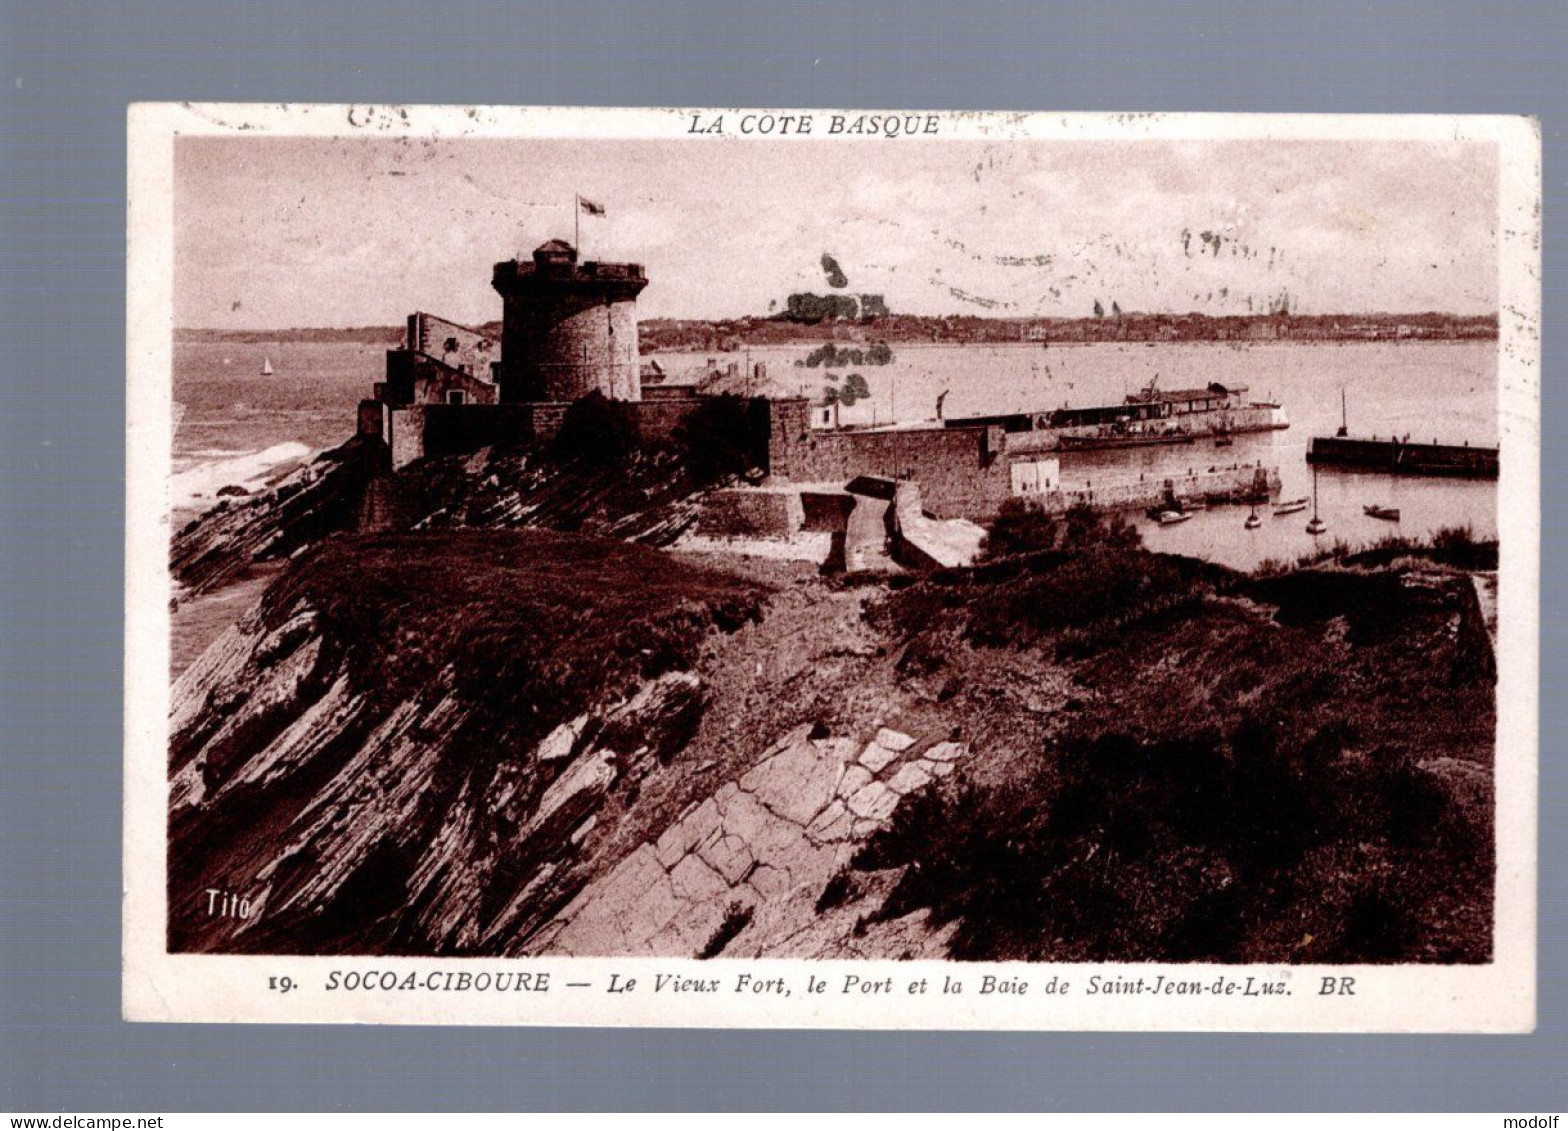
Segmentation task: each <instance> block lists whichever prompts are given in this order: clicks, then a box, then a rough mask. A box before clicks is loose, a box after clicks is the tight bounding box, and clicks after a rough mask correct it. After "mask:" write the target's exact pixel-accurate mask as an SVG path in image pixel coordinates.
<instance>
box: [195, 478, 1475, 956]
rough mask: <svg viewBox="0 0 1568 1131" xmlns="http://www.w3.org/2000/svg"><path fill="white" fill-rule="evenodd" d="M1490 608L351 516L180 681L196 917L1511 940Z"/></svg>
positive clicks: (1376, 594) (1199, 571)
mask: <svg viewBox="0 0 1568 1131" xmlns="http://www.w3.org/2000/svg"><path fill="white" fill-rule="evenodd" d="M486 458H490V457H486ZM476 470H478V471H481V472H482V468H480V469H476ZM484 481H485V480H483V479H481V480H480V482H484ZM427 482H428V483H429V485H430V488H431V492H432V495H431V496H430V497H438V495H439V483H438V482H437V481H436V480H435V479H431V480H428V481H427ZM489 489H490V490H494V487H492V488H489ZM555 489H558V487H557V488H552V487H551V486H550V485H549V484H548V483H546V482H544V481H543V480H541V482H540V484H539V486H538V492H537V493H533V494H526V495H508V497H509V498H511V499H512V501H511V502H509V503H506V504H504V505H505V506H509V507H512V506H522V507H529V506H545V505H549V504H548V503H547V502H546V501H545V500H547V499H548V498H549V497H550V492H551V491H552V490H555ZM605 489H606V490H611V489H612V488H611V487H610V486H609V485H606V488H605ZM520 498H527V499H528V500H529V501H527V502H521V503H519V502H518V501H517V500H518V499H520ZM494 505H498V504H496V503H494V502H490V501H485V498H484V494H483V492H479V493H476V494H473V495H471V496H468V497H466V498H464V499H463V500H462V501H461V506H463V507H465V508H472V507H485V508H489V507H491V506H494ZM573 505H574V506H575V505H577V504H573ZM657 505H659V504H656V507H655V509H657ZM679 507H680V503H679V501H678V499H676V500H673V501H671V502H670V503H669V508H670V510H669V511H667V512H666V513H671V512H678V510H679ZM430 513H431V514H433V513H434V512H430ZM449 513H450V512H449ZM467 513H468V514H470V515H471V514H472V513H473V512H472V511H468V512H467ZM628 513H631V512H628ZM636 513H637V514H639V515H646V514H647V513H648V512H647V511H638V512H636ZM427 517H428V515H427ZM638 521H639V522H646V521H647V520H646V518H639V519H638ZM612 524H613V521H612ZM429 525H431V524H428V523H427V527H428V526H429ZM656 527H657V523H655V524H654V525H652V526H646V527H644V528H643V529H644V530H652V529H655V528H656ZM1487 647H1488V646H1487V638H1486V634H1485V627H1484V622H1483V621H1482V618H1481V617H1480V614H1479V610H1478V607H1477V605H1476V602H1475V597H1474V590H1473V588H1472V587H1471V586H1470V584H1469V582H1468V579H1467V578H1466V577H1464V576H1463V575H1458V574H1455V573H1453V572H1452V571H1446V570H1444V569H1440V568H1436V567H1432V566H1429V565H1423V564H1421V563H1419V562H1411V561H1403V562H1400V563H1394V564H1391V565H1388V566H1381V567H1378V568H1376V569H1365V570H1356V569H1330V570H1312V571H1298V572H1293V573H1290V574H1288V575H1285V576H1281V577H1272V578H1247V577H1242V576H1238V575H1234V574H1230V573H1228V572H1227V571H1224V570H1218V569H1214V568H1212V567H1205V566H1202V565H1199V564H1197V563H1192V562H1184V561H1181V560H1179V559H1170V558H1162V557H1159V556H1156V555H1149V554H1145V553H1143V552H1141V551H1136V550H1130V549H1125V548H1115V549H1111V548H1091V549H1087V550H1084V549H1080V550H1077V551H1074V552H1053V553H1049V554H1037V555H1025V556H1020V557H1018V558H1015V559H1010V560H1008V561H1005V562H1002V563H998V564H997V565H994V566H989V567H986V568H984V569H979V570H954V571H949V572H938V573H936V574H933V575H931V576H929V577H926V578H924V579H920V580H916V579H913V578H908V577H906V578H904V579H903V580H901V581H899V582H897V583H896V584H894V585H892V586H890V585H889V584H888V583H886V582H873V583H869V584H867V583H861V584H849V583H845V582H842V581H832V580H827V579H824V578H821V577H819V576H818V575H817V574H816V573H815V571H813V570H808V569H801V568H798V567H791V566H788V565H785V564H782V563H766V564H759V563H753V564H752V565H750V566H748V567H745V568H744V570H742V569H741V568H740V567H738V566H737V565H736V563H735V562H734V561H733V560H730V561H728V562H725V561H721V560H719V559H710V560H699V559H696V558H695V557H693V556H691V555H678V554H674V553H670V552H661V551H658V550H654V549H650V548H646V547H642V546H636V545H628V544H626V543H623V542H617V541H613V540H607V539H602V538H594V537H585V536H582V535H574V534H560V533H545V532H541V531H525V530H515V531H514V530H443V529H428V528H427V529H424V530H416V531H411V532H405V533H391V534H375V535H362V536H341V537H337V538H333V539H329V540H327V541H326V542H323V543H321V544H320V545H317V546H314V547H313V548H309V549H305V550H303V551H301V552H299V553H298V554H297V555H296V556H295V559H294V560H293V561H292V562H291V563H290V564H289V566H288V568H287V569H286V570H285V571H284V572H283V573H282V574H281V575H280V576H279V577H278V578H277V579H276V580H275V581H274V582H273V583H272V585H271V587H270V588H269V589H268V591H267V593H266V595H265V597H264V598H263V600H262V602H261V603H260V604H259V605H258V606H257V607H256V608H255V609H253V610H252V611H251V612H250V613H249V614H247V615H246V616H245V617H244V618H243V619H242V620H241V622H240V623H239V624H237V625H236V626H235V627H233V628H232V629H231V630H229V631H228V632H227V633H226V634H225V635H224V636H223V637H222V638H221V639H220V640H218V641H217V642H216V643H215V644H214V645H213V646H212V647H211V648H209V649H208V650H207V651H206V652H205V653H204V654H203V655H202V657H201V658H200V659H199V660H198V661H197V662H196V663H195V664H194V665H193V666H192V667H191V668H190V669H189V670H188V671H187V672H186V673H185V674H184V675H183V676H182V677H181V678H180V679H179V681H178V683H177V685H176V688H175V705H174V713H173V718H172V719H171V733H172V741H171V752H170V775H171V793H170V829H171V849H170V866H169V868H170V874H169V879H170V899H171V904H170V907H171V914H170V943H171V946H172V947H173V948H174V949H177V950H222V951H244V952H256V953H284V952H307V953H333V952H359V953H365V952H372V953H375V952H380V953H408V954H504V955H516V954H528V953H570V954H595V955H612V954H629V953H647V954H657V955H672V956H677V955H685V956H713V955H718V954H725V955H799V956H807V955H815V956H841V957H847V956H854V955H857V954H864V955H876V956H885V957H913V956H921V955H930V956H941V955H953V956H957V957H970V958H980V957H990V958H1007V957H1025V958H1051V957H1055V958H1090V957H1106V956H1116V957H1136V958H1193V957H1203V958H1208V959H1211V960H1221V961H1226V960H1229V961H1241V960H1249V961H1285V960H1320V961H1348V960H1412V959H1417V960H1428V961H1481V960H1484V959H1485V957H1486V955H1487V954H1489V952H1490V934H1489V920H1488V916H1489V907H1490V885H1491V874H1490V812H1491V809H1490V806H1491V802H1490V765H1491V756H1492V755H1491V747H1490V735H1491V720H1492V717H1493V716H1492V702H1491V685H1490V670H1489V667H1488V664H1489V660H1490V656H1489V652H1488V651H1487ZM214 890H216V891H221V892H225V893H233V894H235V895H238V896H243V897H244V898H245V899H246V900H248V909H249V915H248V917H246V918H243V919H240V918H232V917H225V916H215V915H212V914H211V913H210V910H211V905H210V900H209V897H208V894H207V893H209V892H211V891H214Z"/></svg>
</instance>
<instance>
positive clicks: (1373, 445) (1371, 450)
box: [1307, 436, 1498, 479]
mask: <svg viewBox="0 0 1568 1131" xmlns="http://www.w3.org/2000/svg"><path fill="white" fill-rule="evenodd" d="M1307 462H1308V463H1312V464H1320V465H1323V466H1325V467H1349V468H1359V469H1362V470H1365V471H1382V472H1387V473H1388V474H1390V475H1435V476H1454V477H1457V478H1463V479H1496V478H1497V469H1498V459H1497V449H1496V448H1483V447H1471V446H1470V445H1469V444H1437V443H1432V444H1413V443H1409V442H1408V441H1405V440H1400V439H1388V440H1378V439H1371V440H1358V439H1352V438H1350V437H1345V436H1314V437H1312V442H1311V444H1310V445H1309V446H1308V448H1307Z"/></svg>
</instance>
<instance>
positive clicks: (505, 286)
mask: <svg viewBox="0 0 1568 1131" xmlns="http://www.w3.org/2000/svg"><path fill="white" fill-rule="evenodd" d="M490 282H491V285H492V286H494V287H495V289H496V290H497V291H499V292H500V294H501V298H502V301H503V303H504V310H503V313H502V320H501V362H500V364H499V365H498V366H497V367H496V382H497V384H498V385H499V386H500V394H501V401H502V403H525V402H532V401H558V402H559V401H573V400H576V399H577V398H578V397H580V396H583V395H584V394H585V393H590V392H593V391H594V390H595V389H597V390H598V391H599V392H601V393H603V394H604V395H605V396H607V397H612V398H614V399H616V400H622V401H638V400H641V399H642V380H641V377H640V372H639V371H640V367H641V360H640V359H639V357H638V347H637V296H638V294H640V293H641V291H642V289H643V288H644V287H646V286H647V285H648V276H647V274H646V273H645V272H644V271H643V268H642V264H640V263H596V262H592V261H590V262H586V263H579V262H578V261H577V249H576V248H574V247H572V245H571V244H568V243H566V242H564V241H562V240H550V241H549V242H548V243H545V244H541V245H540V246H539V247H538V248H536V249H535V250H534V253H533V256H532V258H530V259H526V260H525V259H509V260H507V261H505V262H504V263H497V264H496V265H495V270H494V272H493V273H492V275H491V280H490Z"/></svg>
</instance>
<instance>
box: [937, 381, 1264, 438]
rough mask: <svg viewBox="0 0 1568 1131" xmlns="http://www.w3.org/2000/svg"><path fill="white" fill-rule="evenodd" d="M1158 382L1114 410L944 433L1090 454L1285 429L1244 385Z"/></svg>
mask: <svg viewBox="0 0 1568 1131" xmlns="http://www.w3.org/2000/svg"><path fill="white" fill-rule="evenodd" d="M1158 383H1159V379H1158V377H1156V378H1155V379H1154V380H1153V381H1150V382H1149V384H1148V385H1147V386H1146V387H1145V388H1143V389H1141V390H1139V391H1138V392H1136V393H1129V394H1128V395H1127V396H1126V397H1125V398H1124V399H1123V401H1122V403H1120V404H1111V405H1091V406H1087V407H1082V408H1066V407H1064V408H1059V409H1055V410H1052V411H1048V412H1022V413H1008V414H1002V415H997V416H975V417H963V418H957V419H949V420H947V421H946V422H945V423H946V424H947V426H948V427H949V428H975V427H986V426H999V427H1001V429H1002V430H1003V431H1004V432H1009V433H1017V432H1035V433H1039V434H1040V441H1039V442H1037V443H1036V444H1033V445H1031V446H1032V447H1036V448H1039V449H1042V450H1043V449H1048V448H1055V449H1059V450H1063V451H1095V450H1099V449H1104V448H1132V447H1143V446H1145V445H1151V444H1190V443H1194V442H1196V441H1198V440H1201V439H1209V438H1212V439H1214V440H1216V441H1217V442H1219V441H1224V442H1229V440H1230V438H1231V437H1232V436H1235V435H1238V434H1240V433H1244V432H1271V431H1276V430H1279V429H1285V428H1289V427H1290V420H1289V418H1288V417H1286V415H1285V410H1284V408H1283V407H1281V406H1280V405H1279V404H1277V403H1275V402H1272V401H1249V400H1248V399H1247V395H1246V394H1247V387H1246V386H1245V385H1225V384H1222V383H1220V382H1218V381H1213V382H1210V383H1209V384H1208V385H1205V386H1203V387H1201V388H1193V389H1161V388H1159V387H1158Z"/></svg>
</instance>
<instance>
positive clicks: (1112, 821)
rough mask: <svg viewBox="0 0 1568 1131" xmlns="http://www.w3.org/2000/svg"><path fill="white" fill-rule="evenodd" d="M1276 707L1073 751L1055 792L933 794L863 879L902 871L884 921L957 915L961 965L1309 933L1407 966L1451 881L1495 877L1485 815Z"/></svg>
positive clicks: (1326, 956)
mask: <svg viewBox="0 0 1568 1131" xmlns="http://www.w3.org/2000/svg"><path fill="white" fill-rule="evenodd" d="M1278 714H1279V712H1278V709H1277V707H1272V708H1270V709H1268V710H1266V711H1262V712H1260V713H1259V714H1257V715H1254V716H1252V717H1249V718H1247V719H1244V720H1243V721H1242V722H1241V723H1240V724H1239V725H1238V726H1236V727H1234V728H1233V729H1232V730H1231V731H1230V732H1229V733H1228V734H1226V733H1223V732H1220V731H1217V730H1207V731H1201V732H1199V733H1196V734H1193V735H1189V736H1186V737H1180V738H1168V739H1163V740H1156V741H1149V740H1144V739H1140V738H1136V737H1134V736H1132V735H1129V734H1120V733H1108V734H1102V735H1100V736H1098V737H1095V738H1092V739H1075V740H1073V741H1071V742H1069V743H1067V744H1066V745H1065V746H1064V747H1063V748H1062V750H1061V751H1060V759H1059V773H1058V777H1057V780H1056V781H1055V782H1054V783H1053V784H1052V785H1051V786H1050V787H1049V788H1047V789H1044V790H1041V789H1038V788H1030V787H1026V786H1020V785H1017V784H1007V785H1000V786H993V787H986V788H979V787H976V786H974V785H972V784H968V783H959V784H942V785H935V786H932V787H928V788H927V789H926V790H924V791H922V792H921V793H919V794H917V795H915V796H913V797H911V798H910V799H909V800H908V801H907V802H906V803H905V804H904V805H902V806H900V807H899V809H898V810H896V811H895V813H894V816H893V819H892V821H891V823H890V824H889V825H888V827H887V828H886V829H884V830H882V831H880V832H878V833H876V834H875V835H873V837H872V838H871V839H870V841H868V842H867V843H866V845H865V846H864V847H863V848H862V849H861V851H860V852H859V853H858V854H857V855H856V857H855V858H854V860H853V867H855V868H857V869H884V868H896V867H903V868H905V871H904V874H903V876H902V878H901V879H900V881H899V883H898V885H897V886H896V887H895V889H894V890H893V892H892V893H891V894H890V895H889V897H888V899H887V901H886V903H885V904H884V906H883V907H882V909H881V910H880V911H879V912H878V913H877V914H878V916H879V917H881V918H895V917H900V916H903V915H906V914H909V913H910V912H912V911H914V910H917V909H920V908H927V909H929V911H930V914H931V917H932V920H933V922H935V923H939V924H946V923H955V922H956V923H957V927H956V930H955V932H954V934H953V938H952V943H951V948H950V949H951V954H952V957H954V958H960V959H971V960H984V961H1008V960H1015V961H1017V960H1022V961H1040V960H1057V961H1064V960H1067V961H1084V960H1088V961H1094V960H1106V959H1117V960H1122V961H1198V960H1208V961H1230V962H1243V961H1271V960H1273V961H1281V960H1288V959H1289V958H1290V957H1291V955H1292V953H1293V949H1294V948H1295V947H1297V946H1299V945H1302V944H1301V941H1300V940H1301V939H1302V938H1303V937H1304V936H1312V937H1314V938H1316V939H1317V940H1319V941H1318V942H1317V943H1316V944H1315V946H1316V949H1315V950H1314V951H1313V960H1315V961H1327V962H1357V961H1365V962H1389V961H1401V960H1408V959H1409V958H1411V957H1412V956H1413V955H1414V954H1415V953H1416V951H1417V949H1418V947H1419V946H1420V945H1421V944H1422V943H1423V940H1424V939H1429V938H1430V936H1431V933H1432V920H1433V918H1434V916H1435V915H1441V914H1442V912H1441V911H1434V905H1435V904H1434V900H1437V901H1439V902H1440V899H1441V890H1440V885H1441V884H1443V883H1448V884H1453V885H1456V886H1458V887H1460V888H1464V887H1467V886H1469V885H1476V884H1484V883H1485V882H1486V879H1485V875H1486V869H1487V867H1488V862H1487V860H1486V854H1485V853H1479V854H1478V853H1477V852H1476V845H1477V844H1478V843H1481V842H1483V841H1484V830H1481V829H1478V828H1477V827H1476V824H1477V821H1478V820H1480V819H1482V818H1480V817H1478V816H1477V815H1473V814H1470V813H1467V812H1466V811H1465V809H1464V808H1463V806H1462V805H1460V804H1459V803H1458V802H1457V801H1456V800H1455V798H1454V797H1453V796H1452V795H1451V794H1450V793H1449V792H1448V791H1447V790H1445V789H1444V788H1443V787H1442V786H1441V784H1440V783H1439V782H1438V781H1437V779H1435V778H1433V777H1432V776H1431V775H1429V774H1427V773H1426V772H1425V771H1423V770H1420V769H1419V768H1417V767H1416V766H1415V765H1414V763H1413V762H1412V761H1411V760H1410V759H1409V757H1408V756H1407V755H1405V754H1404V753H1403V752H1401V751H1397V750H1378V751H1376V752H1374V753H1373V754H1371V755H1368V756H1365V757H1362V758H1356V759H1348V760H1347V759H1346V758H1344V757H1342V756H1341V752H1340V747H1341V743H1342V741H1343V740H1344V739H1345V738H1346V737H1348V736H1350V735H1352V734H1353V733H1354V731H1353V729H1352V727H1351V724H1350V723H1349V722H1348V721H1346V720H1343V719H1341V720H1338V721H1336V722H1333V723H1331V724H1329V725H1327V726H1325V727H1322V728H1319V729H1317V730H1315V731H1313V732H1312V733H1311V734H1310V736H1308V735H1307V733H1306V732H1302V731H1300V730H1299V728H1296V727H1293V726H1291V725H1287V724H1284V723H1281V722H1279V721H1277V716H1278ZM1478 857H1479V858H1478ZM1433 877H1440V878H1441V879H1440V880H1434V878H1433ZM1282 923H1289V924H1291V927H1289V928H1286V929H1284V930H1281V928H1280V924H1282ZM1475 945H1476V944H1475V942H1474V941H1472V942H1471V944H1470V946H1471V949H1470V950H1469V951H1465V950H1464V948H1463V946H1461V947H1460V948H1459V950H1460V952H1461V953H1464V954H1467V956H1468V960H1470V961H1476V960H1478V956H1477V954H1476V953H1475V951H1474V946H1475ZM1481 945H1482V946H1483V947H1484V942H1483V943H1482V944H1481Z"/></svg>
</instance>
